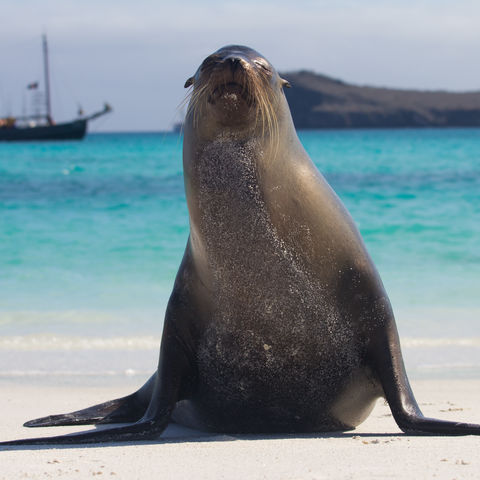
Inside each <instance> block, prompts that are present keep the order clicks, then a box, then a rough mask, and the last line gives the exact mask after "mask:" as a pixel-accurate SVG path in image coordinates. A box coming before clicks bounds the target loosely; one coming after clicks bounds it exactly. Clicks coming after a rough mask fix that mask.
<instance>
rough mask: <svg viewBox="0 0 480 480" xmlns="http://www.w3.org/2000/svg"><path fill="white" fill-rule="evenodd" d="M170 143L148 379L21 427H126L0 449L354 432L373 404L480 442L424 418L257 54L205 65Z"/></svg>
mask: <svg viewBox="0 0 480 480" xmlns="http://www.w3.org/2000/svg"><path fill="white" fill-rule="evenodd" d="M191 85H193V91H192V95H191V99H190V103H189V108H188V112H187V117H186V122H185V131H184V150H183V161H184V173H185V190H186V196H187V203H188V210H189V217H190V236H189V239H188V243H187V246H186V250H185V254H184V257H183V260H182V263H181V265H180V268H179V271H178V274H177V277H176V280H175V284H174V287H173V292H172V294H171V297H170V300H169V302H168V306H167V310H166V316H165V323H164V330H163V337H162V341H161V347H160V358H159V363H158V369H157V371H156V372H155V374H154V375H153V376H152V377H151V379H150V380H149V381H148V382H147V383H146V384H145V385H144V386H143V387H142V388H141V389H140V390H138V391H137V392H135V393H133V394H131V395H129V396H127V397H123V398H119V399H116V400H112V401H110V402H106V403H102V404H99V405H95V406H93V407H90V408H87V409H85V410H80V411H77V412H73V413H70V414H65V415H54V416H50V417H45V418H41V419H37V420H33V421H30V422H27V423H26V426H29V427H38V426H54V425H77V424H106V423H119V422H125V423H128V424H127V425H125V426H120V427H113V428H107V429H105V430H101V431H93V432H92V431H90V432H84V433H76V434H73V435H69V436H57V437H48V438H34V439H25V440H17V441H13V442H7V443H4V444H3V445H6V444H8V445H14V444H15V445H27V444H66V443H74V444H77V443H93V442H111V441H115V442H120V441H131V440H142V439H152V438H156V437H157V436H158V435H159V434H160V433H161V432H162V431H163V429H164V428H165V427H166V426H167V424H168V423H169V422H171V421H172V420H173V421H175V422H178V423H181V424H184V425H187V426H190V427H195V428H198V429H202V430H207V431H215V432H237V433H241V432H248V433H270V432H289V433H292V432H293V433H296V432H326V431H345V430H351V429H354V428H355V427H356V426H357V425H358V424H360V423H361V422H362V421H363V420H364V419H365V418H366V417H367V416H368V414H369V413H370V411H371V410H372V408H373V406H374V404H375V401H376V400H377V399H378V398H379V397H385V398H386V400H387V401H388V403H389V405H390V408H391V411H392V414H393V416H394V418H395V420H396V422H397V424H398V426H399V427H400V428H401V429H402V430H403V431H404V432H407V433H412V434H439V435H467V434H475V435H478V434H480V425H474V424H466V423H455V422H448V421H442V420H436V419H429V418H425V417H424V416H423V415H422V413H421V411H420V409H419V407H418V405H417V403H416V401H415V398H414V396H413V393H412V390H411V388H410V385H409V382H408V379H407V375H406V373H405V368H404V365H403V360H402V354H401V351H400V342H399V339H398V334H397V329H396V325H395V320H394V316H393V312H392V308H391V306H390V302H389V300H388V297H387V294H386V293H385V290H384V287H383V285H382V282H381V280H380V277H379V275H378V273H377V270H376V269H375V266H374V264H373V262H372V260H371V259H370V257H369V255H368V253H367V250H366V248H365V246H364V244H363V241H362V239H361V237H360V234H359V232H358V230H357V228H356V226H355V224H354V222H353V220H352V219H351V217H350V215H349V213H348V212H347V210H346V209H345V207H344V206H343V205H342V203H341V201H340V200H339V199H338V197H337V196H336V195H335V193H334V192H333V190H332V189H331V188H330V186H329V185H328V184H327V182H326V181H325V180H324V178H323V177H322V175H321V174H320V173H319V172H318V171H317V169H316V168H315V166H314V165H313V163H312V161H311V160H310V158H309V157H308V155H307V153H306V152H305V151H304V149H303V147H302V145H301V143H300V141H299V140H298V138H297V135H296V132H295V129H294V126H293V122H292V119H291V115H290V111H289V108H288V105H287V102H286V100H285V96H284V93H283V87H285V86H288V83H287V82H286V81H284V80H282V79H281V78H280V76H279V75H278V73H277V72H276V70H275V69H274V68H273V66H272V65H271V64H270V63H269V62H268V61H267V60H266V59H265V58H264V57H263V56H261V55H260V54H259V53H257V52H256V51H254V50H252V49H250V48H247V47H243V46H235V45H234V46H227V47H224V48H221V49H220V50H218V51H216V52H215V53H213V54H212V55H210V56H209V57H207V58H206V59H205V60H204V61H203V63H202V64H201V65H200V67H199V69H198V70H197V72H196V74H195V75H194V76H193V77H191V78H190V79H189V80H187V82H186V84H185V86H186V87H188V86H191Z"/></svg>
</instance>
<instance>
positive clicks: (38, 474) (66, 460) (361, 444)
mask: <svg viewBox="0 0 480 480" xmlns="http://www.w3.org/2000/svg"><path fill="white" fill-rule="evenodd" d="M412 386H413V389H414V391H415V394H416V396H417V400H418V401H419V403H420V405H421V408H422V410H423V411H424V413H425V414H426V415H429V416H435V417H438V418H444V419H451V420H459V421H469V422H477V423H480V380H423V381H416V382H413V385H412ZM131 390H132V387H131V385H129V386H122V387H108V388H107V387H98V386H88V385H85V386H75V387H72V386H68V387H67V386H56V387H52V386H39V383H38V382H37V383H36V384H35V385H28V384H18V383H13V382H10V381H2V382H1V383H0V391H1V395H0V411H1V412H2V415H1V419H0V439H1V440H7V439H15V438H21V437H26V436H33V435H52V434H54V433H55V434H58V433H68V432H73V431H75V430H82V429H83V430H85V429H88V427H83V428H80V427H79V428H55V429H53V428H49V429H48V428H44V429H27V428H24V427H22V423H23V422H24V421H26V420H28V419H31V418H34V417H37V416H43V415H45V414H51V413H60V412H64V411H70V410H75V409H78V408H82V407H85V406H87V405H90V404H93V403H98V402H100V401H103V400H106V399H110V398H114V397H117V396H120V395H123V394H127V393H130V391H131ZM479 452H480V437H472V436H467V437H422V436H419V437H415V436H406V435H404V434H402V433H401V431H400V430H399V428H398V427H397V425H396V424H395V422H394V420H393V418H392V416H391V415H390V411H389V409H388V406H386V405H385V404H384V402H383V401H379V402H378V405H377V406H376V408H375V410H374V411H373V412H372V414H371V416H370V417H369V418H368V419H367V420H366V421H365V422H364V423H363V424H362V425H361V426H360V427H359V428H358V429H357V430H356V431H354V432H348V433H339V434H326V435H320V434H319V435H274V436H262V435H260V436H249V435H212V434H204V433H202V432H196V431H192V430H188V429H183V428H180V427H176V426H170V427H169V428H168V430H167V431H166V432H165V433H164V434H163V435H162V437H161V438H159V439H158V440H157V441H152V442H147V443H145V442H143V443H140V442H139V443H133V444H121V445H120V444H112V445H92V446H86V447H77V446H74V447H48V448H45V447H37V446H35V447H17V448H14V447H3V448H2V449H1V451H0V465H1V468H0V479H2V480H3V479H5V480H6V479H8V480H11V479H17V478H29V479H40V478H41V479H45V478H52V477H54V478H57V477H66V478H72V479H75V478H90V477H93V476H100V478H107V477H108V478H127V479H135V478H142V479H149V478H162V479H163V480H169V479H195V480H200V479H209V480H211V479H246V478H248V479H282V480H300V479H302V480H313V479H353V478H354V479H372V478H382V479H384V478H395V479H397V478H398V479H403V478H405V479H407V478H408V479H412V478H415V479H423V478H435V479H450V480H451V479H468V478H480V455H479Z"/></svg>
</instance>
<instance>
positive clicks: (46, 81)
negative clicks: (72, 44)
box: [42, 34, 53, 124]
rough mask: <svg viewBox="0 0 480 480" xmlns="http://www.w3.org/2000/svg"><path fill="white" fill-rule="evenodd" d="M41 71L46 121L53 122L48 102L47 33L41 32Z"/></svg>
mask: <svg viewBox="0 0 480 480" xmlns="http://www.w3.org/2000/svg"><path fill="white" fill-rule="evenodd" d="M42 40H43V73H44V75H45V106H46V109H47V122H48V123H49V124H53V119H52V106H51V102H50V74H49V70H48V45H47V35H45V34H43V36H42Z"/></svg>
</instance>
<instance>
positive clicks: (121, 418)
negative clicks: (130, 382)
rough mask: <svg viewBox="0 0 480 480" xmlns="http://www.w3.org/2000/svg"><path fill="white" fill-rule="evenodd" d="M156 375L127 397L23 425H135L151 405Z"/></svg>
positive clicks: (38, 419)
mask: <svg viewBox="0 0 480 480" xmlns="http://www.w3.org/2000/svg"><path fill="white" fill-rule="evenodd" d="M154 381H155V375H153V376H152V377H151V378H150V379H149V380H148V381H147V382H146V383H145V385H143V387H142V388H140V389H139V390H137V391H136V392H134V393H132V394H130V395H127V396H126V397H121V398H116V399H115V400H109V401H108V402H104V403H99V404H98V405H93V406H91V407H88V408H84V409H82V410H76V411H75V412H70V413H64V414H60V415H48V416H46V417H42V418H36V419H34V420H30V421H28V422H25V423H24V424H23V426H24V427H59V426H67V425H95V424H107V423H133V422H136V421H138V420H140V419H141V418H142V417H143V415H144V413H145V411H146V409H147V407H148V404H149V403H150V398H151V396H152V390H153V384H154Z"/></svg>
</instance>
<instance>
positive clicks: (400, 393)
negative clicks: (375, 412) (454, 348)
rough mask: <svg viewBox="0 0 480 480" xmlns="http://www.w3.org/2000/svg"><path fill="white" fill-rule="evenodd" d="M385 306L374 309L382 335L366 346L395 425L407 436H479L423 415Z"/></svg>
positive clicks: (479, 429) (475, 429)
mask: <svg viewBox="0 0 480 480" xmlns="http://www.w3.org/2000/svg"><path fill="white" fill-rule="evenodd" d="M387 303H388V302H378V303H377V305H376V307H378V308H376V310H377V314H378V316H377V319H380V318H381V317H382V316H383V317H384V318H383V322H382V321H381V322H380V323H379V324H380V325H381V326H379V327H378V328H379V330H382V331H381V332H380V331H379V332H378V334H376V335H374V336H373V338H375V341H373V342H372V343H371V345H370V352H371V357H372V359H373V363H374V369H375V370H376V371H377V373H378V375H379V378H380V381H381V384H382V387H383V391H384V393H385V398H386V399H387V402H388V404H389V406H390V410H391V411H392V415H393V418H394V419H395V421H396V422H397V425H398V426H399V427H400V429H401V430H403V431H404V432H405V433H408V434H411V435H480V425H477V424H472V423H461V422H451V421H447V420H439V419H436V418H427V417H425V416H424V415H423V413H422V411H421V410H420V407H419V406H418V404H417V401H416V400H415V396H414V394H413V391H412V389H411V387H410V383H409V381H408V377H407V374H406V371H405V366H404V363H403V358H402V352H401V349H400V340H399V338H398V333H397V328H396V325H395V320H394V318H393V313H392V312H391V307H390V305H389V304H388V305H387Z"/></svg>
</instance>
